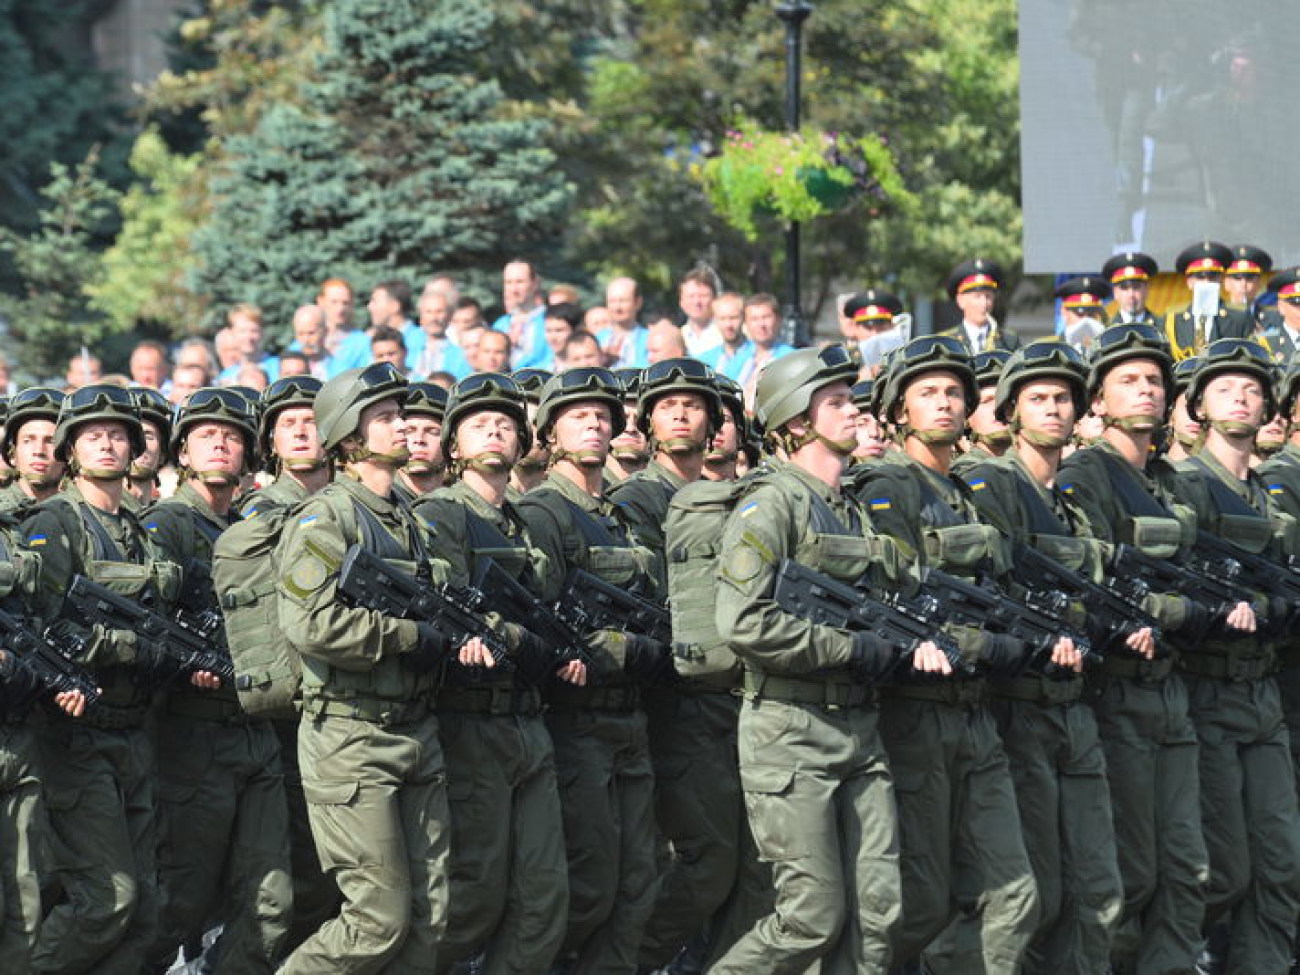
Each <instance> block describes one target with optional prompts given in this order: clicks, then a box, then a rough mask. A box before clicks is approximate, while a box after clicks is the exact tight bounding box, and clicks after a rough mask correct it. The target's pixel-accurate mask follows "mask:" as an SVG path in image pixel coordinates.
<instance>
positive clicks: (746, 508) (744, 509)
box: [740, 501, 758, 518]
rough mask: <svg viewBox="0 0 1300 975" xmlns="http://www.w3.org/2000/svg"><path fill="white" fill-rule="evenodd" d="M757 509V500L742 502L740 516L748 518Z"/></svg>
mask: <svg viewBox="0 0 1300 975" xmlns="http://www.w3.org/2000/svg"><path fill="white" fill-rule="evenodd" d="M757 509H758V502H757V501H750V502H749V503H748V504H742V505H741V506H740V517H742V518H748V517H749V516H750V515H752V514H753V513H754V512H755V511H756V510H757Z"/></svg>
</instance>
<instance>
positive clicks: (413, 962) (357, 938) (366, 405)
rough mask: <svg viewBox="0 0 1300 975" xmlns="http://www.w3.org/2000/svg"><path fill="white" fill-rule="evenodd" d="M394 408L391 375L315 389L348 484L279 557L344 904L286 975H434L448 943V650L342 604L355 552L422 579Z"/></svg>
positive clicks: (348, 374)
mask: <svg viewBox="0 0 1300 975" xmlns="http://www.w3.org/2000/svg"><path fill="white" fill-rule="evenodd" d="M405 397H406V381H405V380H404V379H403V378H402V377H401V375H400V374H399V373H398V372H397V370H395V369H394V368H393V367H392V366H391V365H389V364H388V363H376V364H374V365H371V366H368V367H366V368H364V369H349V370H346V371H344V372H342V373H340V374H339V375H337V376H335V377H334V378H333V379H331V380H330V381H329V382H327V383H326V384H325V385H324V387H322V389H321V391H320V393H319V394H317V396H316V400H315V403H314V405H313V412H314V413H315V416H316V428H317V431H318V434H319V436H320V441H321V445H322V446H323V447H324V448H325V450H326V451H327V452H329V454H330V455H331V456H333V457H334V458H336V459H337V460H338V461H339V462H340V463H341V465H342V467H343V476H342V477H340V478H338V479H337V480H335V481H333V482H331V483H330V484H329V485H327V486H326V487H324V488H322V489H321V490H320V491H318V492H317V493H316V494H314V495H312V496H311V497H310V498H308V499H307V501H305V502H303V504H302V505H301V506H300V507H299V508H298V510H297V511H296V512H295V513H294V516H293V517H292V518H290V519H289V520H288V522H287V523H286V525H285V527H284V534H283V539H282V541H281V543H280V549H279V552H278V555H277V558H278V562H279V566H280V580H279V603H278V605H279V617H280V625H281V627H282V629H283V630H284V632H285V633H286V634H288V636H289V639H290V640H291V641H292V642H293V644H294V646H295V647H296V648H297V649H298V651H299V653H300V654H301V655H302V666H303V675H302V693H303V706H302V724H301V727H300V728H299V731H298V759H299V764H300V766H301V769H302V777H303V790H304V792H305V793H306V796H307V804H308V812H309V815H310V818H311V826H312V833H313V835H314V836H315V837H316V849H317V853H318V855H319V856H320V860H321V864H322V866H324V867H325V869H326V871H327V872H328V873H329V874H330V875H331V876H332V877H333V878H334V880H335V881H336V882H337V884H338V886H339V890H340V892H341V893H342V895H343V904H342V907H341V909H340V911H339V914H338V916H337V917H335V918H333V919H332V920H329V921H327V922H326V923H325V924H324V925H323V926H322V927H321V928H320V930H318V931H317V932H316V933H315V934H314V935H312V936H311V937H310V938H308V939H307V940H306V941H305V942H303V943H302V944H301V945H299V946H298V948H297V949H296V950H295V951H294V952H293V954H292V955H290V956H289V958H288V960H287V961H286V962H285V964H284V968H283V971H285V972H287V973H289V975H294V973H302V972H325V971H372V970H373V971H378V970H380V969H386V970H388V971H432V970H436V969H437V966H438V946H439V944H440V943H441V941H442V938H443V935H444V932H445V929H446V914H447V875H446V870H447V816H448V814H447V787H446V771H445V767H444V764H443V759H442V746H441V744H440V743H439V739H438V721H437V718H436V717H435V715H434V713H433V710H432V707H431V704H430V695H431V692H432V690H433V688H434V685H435V673H436V671H437V669H438V668H439V667H440V665H441V663H442V661H443V658H444V656H445V655H446V652H447V650H448V647H447V641H446V638H445V637H444V636H443V635H442V634H441V633H439V632H438V631H437V630H436V629H435V628H434V627H432V626H431V625H429V624H427V623H423V622H420V623H417V622H413V621H411V620H404V619H394V618H392V617H387V616H383V615H382V614H379V613H377V612H374V611H372V610H367V609H362V608H359V607H355V606H351V605H348V604H347V603H346V602H345V601H343V600H342V599H341V598H340V597H339V594H338V572H339V566H340V564H341V563H342V560H343V557H344V555H345V553H346V552H347V550H348V548H349V547H350V546H353V545H361V546H363V547H364V548H365V549H367V550H368V551H370V552H372V553H374V554H376V555H378V556H379V557H381V558H383V559H384V560H385V561H389V562H391V563H393V564H394V566H396V567H397V568H399V569H401V570H402V571H406V572H408V573H411V574H415V573H416V572H417V571H420V567H421V566H423V565H427V564H428V556H427V549H426V541H425V530H424V529H423V528H422V527H421V526H420V525H419V524H418V523H417V522H416V521H415V520H414V519H413V518H412V517H411V515H410V514H409V513H408V512H407V510H406V509H405V508H404V507H403V506H402V505H401V504H399V503H398V502H397V500H396V498H395V497H394V495H393V491H392V487H393V481H394V479H395V478H396V476H397V470H398V468H400V467H401V465H402V464H403V463H405V461H406V458H407V451H406V436H405V421H404V420H403V418H402V406H403V403H404V401H405ZM434 568H439V569H440V568H441V567H440V566H434Z"/></svg>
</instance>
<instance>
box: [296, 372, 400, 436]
mask: <svg viewBox="0 0 1300 975" xmlns="http://www.w3.org/2000/svg"><path fill="white" fill-rule="evenodd" d="M386 399H397V400H399V401H400V402H402V403H403V404H405V402H406V379H405V378H404V377H403V376H402V374H401V373H400V372H398V371H397V369H396V368H394V366H393V365H392V364H391V363H388V362H376V363H374V364H372V365H369V366H366V367H365V368H362V369H348V370H345V371H344V372H341V373H339V374H338V375H337V376H335V377H334V378H333V379H331V380H330V381H329V382H327V383H326V384H325V385H324V386H322V387H321V390H320V392H319V393H317V394H316V402H315V403H314V404H312V410H313V411H314V412H315V414H316V433H317V434H318V435H319V436H320V442H321V446H322V447H324V448H325V449H326V450H327V451H331V452H337V450H338V447H339V445H340V444H341V443H343V441H344V440H346V439H347V438H348V437H350V436H352V435H353V434H354V433H356V432H357V427H359V426H360V425H361V414H362V412H363V411H364V410H365V409H366V407H368V406H373V405H374V404H375V403H379V402H382V401H383V400H386Z"/></svg>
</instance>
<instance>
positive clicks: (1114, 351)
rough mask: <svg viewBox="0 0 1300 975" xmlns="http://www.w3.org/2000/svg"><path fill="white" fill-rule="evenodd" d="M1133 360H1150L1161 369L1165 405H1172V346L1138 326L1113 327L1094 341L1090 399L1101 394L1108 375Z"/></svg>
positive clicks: (1146, 328)
mask: <svg viewBox="0 0 1300 975" xmlns="http://www.w3.org/2000/svg"><path fill="white" fill-rule="evenodd" d="M1130 359H1150V360H1152V361H1153V362H1155V363H1157V364H1158V365H1159V366H1160V371H1161V372H1162V373H1163V374H1164V377H1165V390H1166V391H1167V392H1168V394H1169V399H1168V402H1167V404H1166V405H1169V404H1172V402H1173V390H1174V364H1173V363H1174V360H1173V357H1172V356H1171V355H1170V354H1169V344H1168V343H1167V342H1165V339H1164V336H1162V335H1161V334H1160V333H1159V332H1158V331H1157V330H1156V329H1155V328H1153V327H1152V326H1150V325H1135V324H1127V325H1112V326H1111V327H1110V328H1108V329H1106V330H1105V331H1103V332H1102V333H1101V334H1100V335H1098V336H1097V337H1096V338H1095V339H1093V342H1092V357H1091V358H1090V359H1089V360H1088V399H1089V400H1092V399H1095V398H1096V396H1097V393H1098V392H1100V391H1101V384H1102V382H1103V380H1105V378H1106V373H1108V372H1110V370H1112V369H1114V368H1115V367H1116V366H1117V365H1119V364H1120V363H1121V362H1128V361H1129V360H1130Z"/></svg>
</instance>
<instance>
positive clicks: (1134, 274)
mask: <svg viewBox="0 0 1300 975" xmlns="http://www.w3.org/2000/svg"><path fill="white" fill-rule="evenodd" d="M1159 271H1160V266H1159V265H1158V264H1157V263H1156V260H1155V258H1154V257H1151V256H1150V255H1149V254H1143V253H1142V252H1141V251H1125V252H1124V253H1122V254H1116V255H1114V256H1113V257H1111V258H1110V259H1109V260H1108V261H1107V262H1106V263H1105V264H1103V265H1102V266H1101V276H1102V277H1103V278H1105V279H1106V280H1107V281H1109V282H1110V287H1111V292H1112V293H1113V294H1114V296H1115V312H1114V314H1112V315H1111V316H1110V319H1109V321H1108V322H1107V324H1109V325H1150V326H1151V327H1152V328H1155V327H1157V326H1158V325H1159V322H1157V321H1156V316H1155V312H1153V311H1152V310H1151V309H1150V308H1148V307H1147V296H1148V295H1149V294H1150V293H1151V279H1152V278H1154V277H1155V276H1156V274H1157V273H1159Z"/></svg>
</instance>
